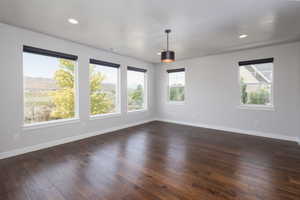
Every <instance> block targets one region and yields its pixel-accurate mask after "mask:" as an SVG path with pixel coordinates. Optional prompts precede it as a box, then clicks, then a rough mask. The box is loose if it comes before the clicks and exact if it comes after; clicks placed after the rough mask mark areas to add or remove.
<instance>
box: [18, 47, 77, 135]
mask: <svg viewBox="0 0 300 200" xmlns="http://www.w3.org/2000/svg"><path fill="white" fill-rule="evenodd" d="M21 55H22V56H21V58H22V84H23V85H22V89H23V91H22V105H23V106H22V125H21V127H22V128H23V129H24V130H29V129H30V130H31V129H38V128H47V127H52V126H59V125H65V124H70V123H78V122H80V117H79V88H78V80H79V79H78V78H79V77H78V62H79V58H78V60H76V61H74V62H75V70H74V75H75V78H74V81H75V82H74V92H75V97H74V104H75V105H74V112H75V116H74V117H72V118H66V119H57V120H50V121H44V122H35V123H30V124H26V123H25V120H24V118H25V115H24V112H25V109H24V108H25V93H24V91H25V79H24V61H23V60H24V58H23V55H24V51H23V50H22V49H21ZM41 56H43V55H41ZM48 57H51V56H48ZM53 58H55V57H53Z"/></svg>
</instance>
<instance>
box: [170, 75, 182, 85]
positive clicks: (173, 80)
mask: <svg viewBox="0 0 300 200" xmlns="http://www.w3.org/2000/svg"><path fill="white" fill-rule="evenodd" d="M184 74H185V73H184V72H176V73H169V86H172V85H182V86H184V85H185V78H184Z"/></svg>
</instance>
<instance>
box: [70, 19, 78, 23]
mask: <svg viewBox="0 0 300 200" xmlns="http://www.w3.org/2000/svg"><path fill="white" fill-rule="evenodd" d="M68 22H69V23H70V24H78V21H77V20H76V19H74V18H69V19H68Z"/></svg>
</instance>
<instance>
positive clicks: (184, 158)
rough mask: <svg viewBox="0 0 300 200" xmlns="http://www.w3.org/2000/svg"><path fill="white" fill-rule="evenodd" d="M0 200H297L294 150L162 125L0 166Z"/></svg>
mask: <svg viewBox="0 0 300 200" xmlns="http://www.w3.org/2000/svg"><path fill="white" fill-rule="evenodd" d="M0 199H1V200H2V199H3V200H96V199H97V200H121V199H122V200H232V199H240V200H250V199H251V200H299V199H300V146H299V145H297V144H296V143H293V142H287V141H280V140H273V139H267V138H262V137H254V136H247V135H240V134H233V133H225V132H223V131H216V130H210V129H203V128H196V127H190V126H182V125H176V124H170V123H163V122H151V123H148V124H144V125H140V126H136V127H132V128H128V129H124V130H120V131H115V132H112V133H109V134H105V135H100V136H96V137H92V138H89V139H85V140H81V141H78V142H73V143H69V144H64V145H60V146H57V147H53V148H49V149H46V150H42V151H37V152H33V153H29V154H26V155H22V156H18V157H14V158H9V159H5V160H0Z"/></svg>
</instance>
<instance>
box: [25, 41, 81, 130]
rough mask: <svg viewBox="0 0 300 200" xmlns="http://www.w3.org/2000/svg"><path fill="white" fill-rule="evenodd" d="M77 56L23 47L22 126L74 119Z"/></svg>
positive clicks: (75, 113) (75, 114)
mask: <svg viewBox="0 0 300 200" xmlns="http://www.w3.org/2000/svg"><path fill="white" fill-rule="evenodd" d="M76 60H77V56H73V55H69V54H64V53H59V52H54V51H48V50H44V49H39V48H34V47H29V46H24V47H23V77H24V78H23V80H24V124H25V125H28V124H35V123H39V122H48V121H54V120H61V119H70V118H75V117H76V116H77V112H76V108H75V106H76V98H75V96H76V89H75V88H76Z"/></svg>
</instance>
